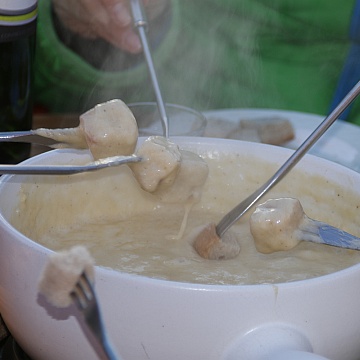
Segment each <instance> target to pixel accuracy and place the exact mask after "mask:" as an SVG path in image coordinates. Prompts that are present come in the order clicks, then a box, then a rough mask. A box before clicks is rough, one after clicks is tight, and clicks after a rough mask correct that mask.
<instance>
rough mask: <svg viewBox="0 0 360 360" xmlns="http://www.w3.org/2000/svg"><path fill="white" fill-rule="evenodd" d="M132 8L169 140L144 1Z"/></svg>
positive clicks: (138, 0)
mask: <svg viewBox="0 0 360 360" xmlns="http://www.w3.org/2000/svg"><path fill="white" fill-rule="evenodd" d="M130 7H131V12H132V16H133V20H134V26H135V27H136V28H137V30H138V33H139V37H140V40H141V44H142V47H143V51H144V55H145V60H146V63H147V67H148V70H149V74H150V78H151V82H152V85H153V88H154V91H155V96H156V102H157V106H158V109H159V113H160V118H161V121H162V127H163V132H164V136H165V137H166V138H168V137H169V119H168V117H167V114H166V109H165V104H164V100H163V97H162V95H161V91H160V86H159V82H158V80H157V76H156V71H155V67H154V63H153V60H152V56H151V51H150V47H149V41H148V38H147V35H146V30H147V26H148V23H147V20H146V16H145V12H144V7H143V4H142V0H130Z"/></svg>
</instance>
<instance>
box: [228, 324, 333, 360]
mask: <svg viewBox="0 0 360 360" xmlns="http://www.w3.org/2000/svg"><path fill="white" fill-rule="evenodd" d="M224 355H225V356H224V357H223V359H224V360H242V359H246V360H289V359H291V360H329V359H327V358H325V357H323V356H320V355H317V354H314V352H313V348H312V345H311V343H310V341H309V339H308V338H307V337H306V336H305V335H304V334H303V332H302V331H300V330H298V329H297V328H295V327H293V326H291V325H288V324H267V325H262V326H261V327H259V328H255V329H253V330H251V331H249V332H248V333H246V334H245V335H242V336H241V337H239V338H238V339H237V340H236V341H235V342H234V343H233V344H232V345H231V346H230V348H228V349H227V350H226V352H225V354H224Z"/></svg>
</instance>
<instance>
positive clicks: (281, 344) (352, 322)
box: [0, 137, 360, 360]
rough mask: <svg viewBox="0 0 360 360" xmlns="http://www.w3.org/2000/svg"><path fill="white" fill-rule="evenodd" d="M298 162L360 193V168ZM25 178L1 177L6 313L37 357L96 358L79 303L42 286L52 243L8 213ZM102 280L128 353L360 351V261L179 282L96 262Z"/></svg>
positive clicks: (271, 154) (340, 358)
mask: <svg viewBox="0 0 360 360" xmlns="http://www.w3.org/2000/svg"><path fill="white" fill-rule="evenodd" d="M176 142H177V143H178V144H179V145H180V146H181V145H182V144H190V145H191V146H193V147H204V148H208V149H219V150H224V151H229V152H239V153H243V152H248V153H251V154H254V155H256V156H258V157H259V158H262V159H267V160H268V161H273V162H275V163H276V164H279V165H280V164H282V163H283V162H284V161H285V160H286V159H287V158H288V157H289V156H290V154H291V151H290V150H287V149H283V148H280V147H273V146H267V145H263V144H255V143H247V142H241V141H229V140H220V139H204V138H180V137H179V138H178V139H176ZM83 154H84V152H76V151H61V150H60V151H58V150H56V151H52V152H49V153H47V154H43V155H40V156H37V157H36V158H34V159H31V160H29V161H27V163H28V164H35V163H44V162H46V163H52V164H54V163H56V162H58V161H59V159H61V161H62V162H66V161H67V159H71V158H73V157H74V156H75V157H78V156H79V157H81V156H85V155H83ZM86 156H88V155H87V154H86ZM296 167H297V168H298V169H307V171H309V170H310V171H311V172H312V173H314V174H318V175H324V174H326V176H327V177H328V178H329V179H330V180H332V181H334V182H340V183H343V184H344V186H347V187H349V188H353V189H354V191H357V192H358V193H360V174H359V173H356V172H354V171H352V170H349V169H347V168H345V167H343V166H340V165H338V164H335V163H332V162H329V161H327V160H323V159H320V158H316V157H314V156H305V157H304V159H302V160H301V161H300V163H299V164H298V165H297V166H296ZM25 179H26V177H25V176H20V175H16V176H3V177H1V180H0V312H1V315H2V316H3V319H4V321H5V323H6V324H7V326H8V328H9V330H10V331H11V333H12V335H13V336H14V337H15V339H16V340H17V342H18V343H19V344H20V346H21V347H22V348H23V349H24V350H25V351H26V352H27V353H28V355H29V356H30V357H31V358H32V359H33V360H49V359H51V360H74V359H86V360H95V359H97V355H96V352H95V351H94V349H93V347H92V346H91V344H90V342H89V339H88V336H89V334H87V332H86V328H85V326H82V325H81V324H80V325H79V322H78V321H77V319H76V318H75V317H74V314H75V313H76V311H75V307H70V308H66V309H57V308H54V307H53V306H51V305H49V304H48V303H47V302H46V300H45V299H44V298H43V297H42V296H40V295H39V294H38V288H37V284H38V280H39V276H40V274H41V272H42V270H43V268H44V265H45V262H46V260H47V255H48V254H49V253H50V250H48V249H46V248H45V247H43V246H41V245H39V244H37V243H35V242H34V241H31V240H30V239H28V238H27V237H25V236H24V235H22V234H21V233H19V232H18V231H17V230H16V229H14V228H13V227H12V226H11V225H10V223H9V221H8V220H9V218H10V216H11V214H12V213H13V211H14V209H16V206H17V203H18V202H19V198H18V192H19V188H20V186H21V184H22V182H23V181H25ZM284 181H285V180H284ZM359 205H360V204H359ZM229 210H230V209H229ZM29 211H31V209H29ZM95 287H96V291H97V294H98V299H99V303H100V307H101V310H102V313H103V316H104V321H105V324H106V328H107V330H108V333H109V336H110V338H111V341H112V343H113V344H114V346H115V347H116V349H117V351H118V353H119V354H120V355H121V357H122V358H123V359H125V360H149V359H154V360H177V359H178V360H199V359H204V360H205V359H206V360H264V359H270V360H275V359H276V360H283V359H292V360H298V359H301V360H306V359H313V360H316V359H324V358H328V359H331V360H356V359H359V358H360V306H359V304H360V265H355V266H353V267H351V268H347V269H345V270H342V271H338V272H336V273H332V274H330V275H326V276H321V277H318V278H314V279H310V280H304V281H295V282H291V283H282V284H276V285H244V286H240V285H239V286H230V285H229V286H227V285H226V286H225V285H224V286H221V285H199V284H191V283H178V282H172V281H165V280H157V279H150V278H146V277H143V276H137V275H130V274H126V273H121V272H118V271H112V270H109V269H105V268H101V267H96V282H95Z"/></svg>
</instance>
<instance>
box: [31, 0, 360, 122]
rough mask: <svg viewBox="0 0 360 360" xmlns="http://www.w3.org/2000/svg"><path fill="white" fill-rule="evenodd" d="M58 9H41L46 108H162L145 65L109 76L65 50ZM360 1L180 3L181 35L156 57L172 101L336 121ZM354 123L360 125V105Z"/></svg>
mask: <svg viewBox="0 0 360 360" xmlns="http://www.w3.org/2000/svg"><path fill="white" fill-rule="evenodd" d="M49 2H50V0H39V6H40V8H39V10H40V11H39V34H38V35H39V37H38V52H37V73H36V76H37V80H36V85H37V91H38V93H37V95H38V100H39V101H40V102H42V103H43V104H44V105H46V106H48V108H49V109H50V110H52V111H78V112H79V111H80V112H81V111H84V110H87V109H89V108H90V107H92V106H93V105H94V104H96V103H98V102H101V101H105V100H109V99H112V98H120V99H122V100H124V101H125V102H126V103H129V102H136V101H154V94H153V91H152V87H151V83H150V81H149V79H148V74H147V69H146V67H145V66H144V63H143V62H142V63H140V64H139V65H134V66H132V67H129V68H128V69H127V70H126V71H121V72H106V71H100V70H96V69H95V68H93V67H91V66H90V65H89V64H87V63H86V62H84V61H83V60H81V59H80V58H79V57H77V56H76V55H75V54H74V53H72V52H71V51H69V50H68V49H67V48H66V47H64V46H63V45H62V43H61V42H59V40H58V39H57V36H56V33H55V32H54V29H53V27H52V22H51V9H50V5H49ZM354 2H355V0H316V1H314V0H301V1H300V0H298V1H294V0H272V1H271V2H269V0H256V1H254V0H221V1H219V0H173V1H172V18H171V27H170V29H169V31H168V33H167V34H166V37H165V38H164V40H163V41H162V43H161V45H160V46H159V47H158V48H157V49H156V51H154V63H155V66H156V68H157V72H158V77H159V83H160V87H161V89H162V92H163V96H164V99H165V101H166V102H168V103H176V104H180V105H184V106H188V107H192V108H195V109H197V110H200V111H202V110H210V109H223V108H272V109H285V110H293V111H300V112H307V113H314V114H320V115H326V114H327V113H328V109H329V106H330V103H331V100H332V98H333V94H334V91H335V88H336V84H337V82H338V79H339V76H340V73H341V70H342V67H343V64H344V60H345V58H346V55H347V53H348V50H349V45H350V41H349V35H348V33H349V26H350V20H351V16H352V12H353V6H354ZM89 51H92V49H89ZM106 56H107V54H104V60H105V61H106ZM349 120H350V121H352V122H357V123H359V124H360V99H359V100H358V101H357V102H356V104H355V106H354V107H353V109H352V112H351V116H350V119H349Z"/></svg>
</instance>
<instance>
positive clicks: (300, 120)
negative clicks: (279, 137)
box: [204, 109, 360, 171]
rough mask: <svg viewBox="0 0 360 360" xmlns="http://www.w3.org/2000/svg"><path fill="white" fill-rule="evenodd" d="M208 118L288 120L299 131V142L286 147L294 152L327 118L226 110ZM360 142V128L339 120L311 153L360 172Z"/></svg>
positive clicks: (246, 110)
mask: <svg viewBox="0 0 360 360" xmlns="http://www.w3.org/2000/svg"><path fill="white" fill-rule="evenodd" d="M204 114H205V116H206V117H207V119H208V121H211V119H212V118H221V119H226V120H228V121H230V122H233V121H238V120H239V119H257V118H266V117H272V116H278V117H282V118H285V119H288V120H289V121H290V122H291V123H292V125H293V128H294V131H295V139H294V140H292V141H290V142H288V143H286V144H284V146H285V147H288V148H290V149H297V148H298V147H299V146H300V145H301V144H302V143H303V141H304V140H305V139H306V138H307V137H308V136H309V135H310V134H311V133H312V132H313V131H314V130H315V129H316V127H317V126H318V125H319V124H320V123H321V122H322V121H323V120H324V118H325V117H324V116H320V115H315V114H308V113H302V112H297V111H286V110H276V109H222V110H213V111H207V112H205V113H204ZM359 139H360V126H357V125H354V124H350V123H347V122H345V121H342V120H337V121H336V122H335V123H334V124H333V125H332V126H331V128H330V129H329V130H328V131H327V132H326V134H324V135H323V136H322V138H321V139H320V140H319V141H318V142H317V143H316V144H315V145H314V146H313V147H312V148H311V149H310V153H311V154H314V155H317V156H320V157H322V158H324V159H328V160H332V161H335V162H337V163H339V164H342V165H345V166H347V167H349V168H351V169H353V170H356V171H360V141H359Z"/></svg>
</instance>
